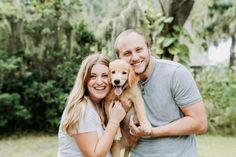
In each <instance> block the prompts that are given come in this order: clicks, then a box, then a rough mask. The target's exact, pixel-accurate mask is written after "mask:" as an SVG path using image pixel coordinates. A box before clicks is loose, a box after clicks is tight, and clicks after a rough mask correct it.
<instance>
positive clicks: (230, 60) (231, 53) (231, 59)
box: [229, 34, 236, 70]
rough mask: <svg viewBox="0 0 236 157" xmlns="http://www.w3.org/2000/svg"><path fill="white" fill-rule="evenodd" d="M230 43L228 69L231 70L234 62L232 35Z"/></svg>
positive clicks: (233, 39) (233, 40) (233, 38)
mask: <svg viewBox="0 0 236 157" xmlns="http://www.w3.org/2000/svg"><path fill="white" fill-rule="evenodd" d="M231 39H232V42H231V46H230V57H229V68H230V69H231V70H233V66H234V61H235V54H236V52H235V42H236V40H235V36H234V34H233V35H232V36H231Z"/></svg>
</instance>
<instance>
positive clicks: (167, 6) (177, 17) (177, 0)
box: [159, 0, 194, 60]
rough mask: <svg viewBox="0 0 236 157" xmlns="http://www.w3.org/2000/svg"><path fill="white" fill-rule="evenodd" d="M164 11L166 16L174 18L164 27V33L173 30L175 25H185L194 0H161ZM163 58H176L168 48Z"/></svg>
mask: <svg viewBox="0 0 236 157" xmlns="http://www.w3.org/2000/svg"><path fill="white" fill-rule="evenodd" d="M159 3H160V5H161V8H162V12H163V13H164V15H165V16H171V17H173V18H174V20H173V22H172V23H170V24H169V25H167V26H166V27H165V28H164V31H163V34H166V33H168V32H171V31H172V30H171V29H172V28H173V26H174V25H179V26H183V25H184V23H185V21H186V20H187V18H188V16H189V15H190V12H191V10H192V7H193V4H194V0H159ZM163 58H169V59H170V60H173V59H174V55H172V54H170V53H169V51H168V49H167V48H165V49H164V53H163Z"/></svg>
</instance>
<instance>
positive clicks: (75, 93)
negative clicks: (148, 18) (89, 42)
mask: <svg viewBox="0 0 236 157" xmlns="http://www.w3.org/2000/svg"><path fill="white" fill-rule="evenodd" d="M114 48H115V52H116V55H117V57H118V58H120V59H124V60H125V61H127V62H128V63H130V64H131V65H132V67H133V68H134V71H135V72H136V73H137V74H138V75H139V76H140V79H141V81H140V82H139V87H140V89H141V90H142V97H143V99H144V102H145V109H146V115H147V117H148V119H149V121H150V123H151V124H152V131H151V133H150V135H149V136H150V138H142V137H143V136H146V134H145V133H144V132H143V131H142V130H141V129H139V128H138V127H136V125H134V123H133V121H132V119H131V120H130V129H131V131H132V134H133V135H134V136H137V137H140V139H139V144H138V145H137V146H136V147H135V148H133V149H132V150H131V156H132V157H146V156H149V157H197V148H196V141H195V137H194V134H198V133H202V132H205V131H206V130H207V116H206V111H205V108H204V105H203V101H202V97H201V95H200V93H199V90H198V88H197V86H196V83H195V81H194V80H193V78H192V76H191V74H190V73H189V72H188V71H187V70H186V68H184V67H183V66H182V65H180V64H178V63H175V62H171V61H165V60H157V59H154V58H153V57H152V56H151V52H150V48H149V45H148V42H147V39H146V38H145V36H144V35H143V34H142V33H140V32H138V31H136V30H126V31H124V32H122V33H121V34H120V35H119V36H118V37H117V38H116V41H115V45H114ZM108 64H109V60H108V59H106V58H105V57H104V56H102V55H101V54H94V55H90V56H88V57H87V58H86V59H85V60H84V61H83V62H82V64H81V67H80V70H79V73H78V75H77V78H76V81H75V83H74V86H73V89H72V91H71V93H70V95H69V97H68V99H67V104H66V107H65V110H64V112H63V115H62V119H61V124H60V128H59V133H58V137H59V149H58V156H60V157H82V156H85V157H90V156H96V157H97V156H99V157H100V156H101V157H104V156H106V157H111V153H110V149H111V146H112V143H113V140H114V137H115V135H116V132H117V130H118V128H119V123H120V122H121V121H122V120H123V118H124V116H125V114H126V113H125V109H124V108H123V106H128V102H122V104H121V103H120V102H114V106H112V104H110V108H109V116H110V118H109V121H108V123H107V125H106V127H104V119H105V115H104V112H103V108H102V105H103V99H104V98H105V96H106V95H107V94H108V92H109V90H110V83H109V78H108V71H109V70H108Z"/></svg>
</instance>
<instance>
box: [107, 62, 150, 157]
mask: <svg viewBox="0 0 236 157" xmlns="http://www.w3.org/2000/svg"><path fill="white" fill-rule="evenodd" d="M109 74H110V78H111V83H112V89H111V92H110V93H109V94H108V96H107V97H106V100H105V110H106V114H107V115H108V108H109V107H108V106H109V104H110V103H111V102H112V101H113V100H119V101H121V102H122V101H126V100H127V99H128V100H129V101H130V102H131V104H132V108H131V109H130V111H128V113H127V115H126V117H125V118H124V120H123V121H122V122H121V130H120V131H119V132H118V133H117V136H119V134H120V133H122V140H118V141H119V142H118V141H114V143H113V144H114V146H113V148H112V155H113V157H120V148H121V147H125V149H126V150H125V156H128V154H129V153H128V152H129V151H128V150H129V149H130V148H131V147H132V146H134V145H135V144H137V138H135V137H134V136H132V135H131V134H130V133H129V118H130V115H131V114H134V113H135V114H136V117H137V120H138V122H139V124H140V127H141V128H142V129H143V130H144V131H145V132H147V133H148V132H150V131H151V124H150V123H149V121H148V119H147V117H146V115H145V108H144V101H143V99H142V95H141V92H140V90H139V88H138V86H137V83H138V81H139V77H138V76H137V75H136V74H135V72H134V70H133V68H132V67H131V65H130V64H128V63H127V62H125V61H124V60H120V59H118V60H114V61H112V62H111V63H110V64H109ZM108 118H109V117H108ZM117 136H116V137H117Z"/></svg>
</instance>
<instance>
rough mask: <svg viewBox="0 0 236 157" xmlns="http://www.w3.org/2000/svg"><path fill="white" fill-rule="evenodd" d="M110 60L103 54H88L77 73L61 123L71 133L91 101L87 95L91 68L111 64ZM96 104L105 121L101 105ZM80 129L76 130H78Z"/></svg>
mask: <svg viewBox="0 0 236 157" xmlns="http://www.w3.org/2000/svg"><path fill="white" fill-rule="evenodd" d="M109 63H110V60H109V59H108V58H106V57H105V56H104V55H102V54H92V55H89V56H87V57H86V58H85V59H84V60H83V62H82V64H81V66H80V70H79V72H78V74H77V77H76V80H75V83H74V86H73V88H72V90H71V92H70V95H69V96H68V98H67V102H66V107H65V110H64V113H63V115H65V117H64V118H63V121H62V123H61V127H62V130H63V131H64V132H66V133H67V134H69V135H72V134H73V133H74V131H75V130H74V129H76V126H77V125H78V124H79V120H80V119H81V118H82V116H83V115H84V113H85V110H86V106H87V104H88V103H89V101H88V99H87V96H88V91H87V83H88V81H89V77H90V73H91V69H92V67H93V66H94V65H95V64H102V65H106V66H107V67H108V66H109ZM99 107H100V106H98V105H95V109H96V111H97V112H98V114H99V116H100V118H101V121H102V123H104V113H103V112H102V109H101V107H100V108H99ZM77 131H78V130H76V132H77Z"/></svg>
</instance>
